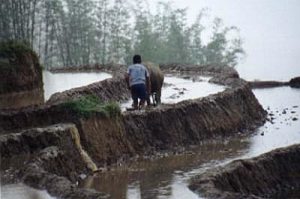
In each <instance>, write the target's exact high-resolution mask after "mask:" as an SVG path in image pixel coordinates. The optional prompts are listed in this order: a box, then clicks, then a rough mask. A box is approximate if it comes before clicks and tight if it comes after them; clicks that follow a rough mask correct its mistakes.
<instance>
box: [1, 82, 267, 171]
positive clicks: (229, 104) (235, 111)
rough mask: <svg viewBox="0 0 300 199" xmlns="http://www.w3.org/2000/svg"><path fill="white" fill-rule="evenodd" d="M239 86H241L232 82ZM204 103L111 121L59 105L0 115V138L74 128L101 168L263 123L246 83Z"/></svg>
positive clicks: (189, 102) (197, 101)
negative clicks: (67, 126)
mask: <svg viewBox="0 0 300 199" xmlns="http://www.w3.org/2000/svg"><path fill="white" fill-rule="evenodd" d="M236 82H239V81H236ZM240 83H241V84H240V87H238V86H236V88H228V89H226V90H225V91H224V92H221V93H217V94H214V95H210V96H208V97H205V98H199V99H195V100H187V101H183V102H180V103H178V104H172V105H161V106H159V107H157V108H153V109H150V110H146V111H133V112H126V113H124V114H122V115H121V116H120V117H118V118H114V119H110V118H106V117H103V116H101V115H98V114H94V115H93V116H91V117H89V118H82V117H80V116H78V115H77V114H76V113H74V112H72V111H70V110H65V109H62V108H61V107H60V106H59V105H52V106H50V105H48V106H43V107H39V108H35V109H30V108H28V109H24V110H23V111H14V112H4V111H2V112H0V122H1V123H0V127H1V128H2V129H0V130H2V134H7V133H11V131H15V130H17V129H22V128H32V127H39V126H47V125H51V124H56V123H60V122H64V123H65V122H71V123H74V124H76V126H77V128H78V130H79V133H80V137H81V141H82V145H83V148H84V149H85V150H86V151H87V152H88V153H89V154H90V155H91V157H92V159H93V160H94V161H95V162H96V163H97V164H98V165H101V166H105V165H107V164H108V165H109V164H111V163H116V162H117V161H118V160H120V159H127V158H128V157H132V156H134V155H143V154H149V153H150V154H155V152H159V151H162V150H175V149H176V148H182V147H186V146H189V145H193V144H200V143H201V142H204V141H205V140H208V139H213V138H215V137H226V136H231V135H234V134H236V133H239V132H240V133H241V132H244V131H247V130H251V129H254V128H255V127H256V126H258V125H259V124H262V122H263V121H264V119H265V116H266V112H265V111H264V110H263V108H262V107H261V105H260V104H259V103H258V101H257V99H256V98H255V96H254V95H253V93H252V91H251V89H250V88H249V87H248V86H247V84H245V83H243V81H241V82H240ZM0 132H1V131H0Z"/></svg>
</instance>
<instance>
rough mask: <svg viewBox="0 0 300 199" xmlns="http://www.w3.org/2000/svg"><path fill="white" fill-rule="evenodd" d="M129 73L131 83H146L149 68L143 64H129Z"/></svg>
mask: <svg viewBox="0 0 300 199" xmlns="http://www.w3.org/2000/svg"><path fill="white" fill-rule="evenodd" d="M127 74H128V76H129V85H130V86H132V85H135V84H145V82H146V76H147V77H149V72H148V70H147V68H146V67H145V66H144V65H142V64H133V65H130V66H128V69H127Z"/></svg>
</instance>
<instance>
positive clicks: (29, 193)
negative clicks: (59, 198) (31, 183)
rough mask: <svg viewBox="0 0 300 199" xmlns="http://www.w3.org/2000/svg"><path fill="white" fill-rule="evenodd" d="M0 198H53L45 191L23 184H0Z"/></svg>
mask: <svg viewBox="0 0 300 199" xmlns="http://www.w3.org/2000/svg"><path fill="white" fill-rule="evenodd" d="M0 189H1V195H0V198H1V199H54V198H53V197H51V196H50V195H49V194H48V193H47V192H46V191H40V190H36V189H32V188H30V187H28V186H26V185H24V184H10V185H3V186H2V185H0Z"/></svg>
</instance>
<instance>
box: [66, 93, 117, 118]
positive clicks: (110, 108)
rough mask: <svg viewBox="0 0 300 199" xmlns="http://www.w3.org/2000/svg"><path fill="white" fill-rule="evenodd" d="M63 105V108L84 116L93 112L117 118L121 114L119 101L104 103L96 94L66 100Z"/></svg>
mask: <svg viewBox="0 0 300 199" xmlns="http://www.w3.org/2000/svg"><path fill="white" fill-rule="evenodd" d="M61 106H62V107H63V108H67V109H71V110H72V111H75V112H76V113H77V114H79V115H80V116H83V117H89V116H91V115H92V114H93V113H100V114H102V115H103V116H105V117H108V118H116V117H118V116H119V115H120V114H121V109H120V106H119V104H118V103H116V102H105V103H104V102H101V100H100V99H99V98H98V97H97V96H94V95H88V96H84V97H81V98H79V99H77V100H72V101H69V102H65V103H63V104H62V105H61Z"/></svg>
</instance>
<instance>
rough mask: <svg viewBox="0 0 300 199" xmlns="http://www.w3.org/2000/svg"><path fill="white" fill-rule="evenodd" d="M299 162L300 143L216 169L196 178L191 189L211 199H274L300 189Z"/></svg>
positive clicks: (191, 184)
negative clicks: (284, 193) (289, 191)
mask: <svg viewBox="0 0 300 199" xmlns="http://www.w3.org/2000/svg"><path fill="white" fill-rule="evenodd" d="M299 162H300V145H299V144H298V145H293V146H290V147H287V148H281V149H276V150H273V151H271V152H269V153H266V154H263V155H261V156H258V157H255V158H252V159H245V160H236V161H233V162H231V163H229V164H228V165H226V166H224V167H218V168H215V169H212V170H210V171H208V172H206V173H204V174H202V175H199V176H196V177H195V178H193V180H192V182H191V183H190V186H189V188H190V189H191V190H193V191H195V192H196V193H198V194H199V195H201V196H203V197H207V198H224V199H225V198H226V199H231V198H232V199H234V198H273V197H274V196H276V195H280V193H283V192H288V190H299V188H300V179H299V178H300V177H299V173H300V164H299ZM283 198H285V197H283Z"/></svg>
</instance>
